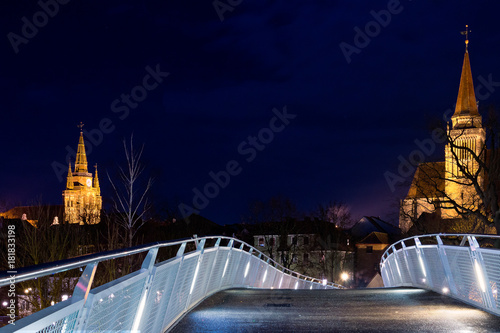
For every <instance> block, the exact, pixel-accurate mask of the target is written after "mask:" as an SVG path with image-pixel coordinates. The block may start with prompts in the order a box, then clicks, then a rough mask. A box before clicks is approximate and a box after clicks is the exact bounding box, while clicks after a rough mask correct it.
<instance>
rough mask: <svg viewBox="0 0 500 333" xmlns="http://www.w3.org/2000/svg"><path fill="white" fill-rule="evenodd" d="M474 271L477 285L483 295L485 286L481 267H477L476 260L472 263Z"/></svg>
mask: <svg viewBox="0 0 500 333" xmlns="http://www.w3.org/2000/svg"><path fill="white" fill-rule="evenodd" d="M474 269H475V271H476V278H477V282H478V283H479V287H480V288H481V291H482V292H483V293H484V292H486V286H485V284H484V277H483V271H482V270H481V267H480V266H479V263H478V262H477V260H476V261H474Z"/></svg>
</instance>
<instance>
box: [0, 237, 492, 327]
mask: <svg viewBox="0 0 500 333" xmlns="http://www.w3.org/2000/svg"><path fill="white" fill-rule="evenodd" d="M496 239H497V237H495V236H480V235H428V236H419V237H413V238H408V239H404V240H402V241H400V242H398V243H395V244H393V245H391V246H390V248H389V249H388V250H387V251H386V252H385V253H384V255H383V256H382V259H381V264H380V269H381V275H382V278H383V280H384V284H385V286H386V287H399V288H396V289H394V288H388V289H374V290H368V289H365V290H340V289H342V287H341V286H339V285H335V284H333V283H328V282H326V281H320V280H317V279H314V278H310V277H306V276H303V275H300V274H298V273H295V272H292V271H289V270H287V269H285V268H284V267H282V266H280V265H279V264H278V263H276V262H274V261H273V260H272V259H270V258H269V257H267V256H266V255H264V254H263V253H261V252H259V251H258V250H256V249H255V248H253V247H252V246H250V245H249V244H246V243H244V242H242V241H240V240H237V239H233V238H228V237H203V238H193V239H187V240H180V241H174V242H160V243H154V244H149V245H145V246H139V247H135V248H130V249H125V250H118V251H112V252H106V253H98V254H93V255H89V256H82V257H77V258H73V259H69V260H64V261H60V262H55V263H49V264H45V265H39V266H33V267H28V268H22V269H17V270H16V273H15V274H10V273H7V272H2V273H1V275H0V286H9V285H10V284H11V283H12V282H13V280H15V283H19V282H23V281H27V280H30V279H37V278H40V277H43V276H51V275H53V274H55V273H58V272H64V271H68V270H72V269H75V268H80V267H81V269H82V271H83V273H82V274H81V276H80V277H79V280H78V283H77V285H76V287H75V289H74V291H73V295H72V297H71V298H69V299H67V300H65V301H62V302H59V303H57V304H55V305H53V306H50V307H48V308H45V309H43V310H41V311H39V312H36V313H34V314H32V315H30V316H28V317H26V318H23V319H20V320H16V321H15V325H7V326H5V327H3V328H2V329H0V332H16V331H17V332H94V331H95V332H102V331H114V332H164V331H166V330H171V331H174V332H177V331H178V332H185V331H203V330H205V331H226V332H232V331H235V329H237V330H240V329H243V330H246V331H261V330H265V329H268V328H269V329H271V328H272V330H273V331H300V330H306V331H311V330H314V331H332V330H334V331H338V330H358V331H373V330H383V331H394V332H396V331H405V330H406V331H415V329H414V328H420V329H419V330H420V331H422V330H423V331H443V332H444V331H450V330H455V331H456V330H457V329H458V330H460V331H464V332H465V331H467V332H468V331H471V332H472V331H474V332H477V331H485V332H486V331H491V330H493V329H494V330H497V328H498V327H500V326H499V325H500V318H499V317H497V316H499V315H500V306H499V304H498V301H497V285H498V283H500V270H499V268H500V252H499V250H497V249H494V248H492V247H491V246H492V244H493V242H494V241H495V240H496ZM163 248H170V249H176V255H175V256H174V257H172V258H170V259H168V260H164V261H160V260H158V259H157V258H158V251H159V250H161V249H163ZM190 248H191V249H192V251H188V250H189V249H190ZM138 253H144V254H145V259H144V261H143V263H142V267H141V268H140V269H139V270H138V271H136V272H133V273H131V274H129V275H126V276H124V277H121V278H119V279H117V280H114V281H111V282H109V283H106V284H104V285H102V286H98V287H96V288H93V289H92V288H91V287H92V282H93V280H94V276H95V272H96V269H97V267H98V265H99V263H102V262H104V261H106V260H116V259H118V258H124V257H129V256H131V255H136V254H138ZM409 287H410V288H409ZM280 289H281V290H280ZM210 296H211V297H210ZM464 303H466V304H464ZM481 310H484V311H481ZM495 315H496V316H495ZM405 318H406V319H405ZM450 318H451V319H450ZM408 319H409V320H410V321H409V322H408V323H406V324H404V323H405V322H406V321H408ZM461 321H462V322H461ZM463 321H465V322H463ZM389 324H390V325H392V326H376V325H389ZM403 324H404V325H403ZM437 324H441V325H444V326H436V325H437ZM422 325H424V326H422Z"/></svg>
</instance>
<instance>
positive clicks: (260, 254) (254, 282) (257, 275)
mask: <svg viewBox="0 0 500 333" xmlns="http://www.w3.org/2000/svg"><path fill="white" fill-rule="evenodd" d="M260 257H262V253H259V256H258V257H257V258H258V259H259V266H260V261H261V260H260ZM251 259H252V257H250V260H251ZM258 277H259V267H258V266H257V272H255V279H254V280H253V283H252V287H254V288H255V284H256V283H257V278H258Z"/></svg>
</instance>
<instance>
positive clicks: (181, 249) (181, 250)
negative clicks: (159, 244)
mask: <svg viewBox="0 0 500 333" xmlns="http://www.w3.org/2000/svg"><path fill="white" fill-rule="evenodd" d="M186 244H187V241H186V242H184V243H182V244H181V246H179V250H177V254H176V256H175V257H176V258H179V266H178V267H177V272H176V273H175V279H174V283H173V284H172V288H173V287H175V285H176V284H177V279H178V278H179V272H180V271H181V268H182V263H183V262H184V251H185V250H186ZM173 298H174V291H173V290H172V292H171V293H170V297H169V299H168V304H167V310H166V311H165V317H166V316H167V315H168V313H169V310H170V307H171V306H172V300H173Z"/></svg>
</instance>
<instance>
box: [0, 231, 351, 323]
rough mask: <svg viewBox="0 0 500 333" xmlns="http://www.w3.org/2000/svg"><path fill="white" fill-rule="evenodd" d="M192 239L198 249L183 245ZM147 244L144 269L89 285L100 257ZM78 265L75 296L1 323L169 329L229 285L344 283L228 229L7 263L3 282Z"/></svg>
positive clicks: (139, 250)
mask: <svg viewBox="0 0 500 333" xmlns="http://www.w3.org/2000/svg"><path fill="white" fill-rule="evenodd" d="M207 241H208V242H207ZM208 243H211V245H210V246H209V245H208ZM173 246H175V247H178V250H177V255H176V256H175V257H173V258H171V259H168V260H165V261H162V262H156V261H157V260H156V258H157V254H158V250H159V249H161V248H164V247H173ZM187 246H192V247H193V249H195V250H194V251H192V252H189V253H184V252H185V250H186V247H187ZM143 252H147V255H146V258H145V259H144V261H143V263H142V267H141V269H139V270H138V271H136V272H133V273H131V274H128V275H126V276H124V277H122V278H119V279H117V280H114V281H111V282H109V283H107V284H104V285H102V286H99V287H97V288H95V289H91V286H92V281H93V279H94V275H95V272H96V269H97V266H98V264H99V263H100V262H102V261H105V260H113V259H117V258H121V257H127V256H130V255H134V254H138V253H143ZM79 267H85V269H84V270H83V274H82V275H81V276H80V277H79V280H78V283H77V285H76V287H75V289H74V291H73V295H72V297H70V298H69V299H68V300H66V301H63V302H60V303H57V304H55V305H53V306H51V307H48V308H45V309H43V310H41V311H39V312H36V313H34V314H32V315H30V316H28V317H26V318H23V319H20V320H18V321H15V325H7V326H5V327H3V328H1V329H0V331H1V332H16V331H18V332H28V331H31V332H64V333H67V332H94V331H95V332H103V331H115V332H123V331H128V332H130V331H131V332H164V331H165V330H167V329H168V328H169V327H171V326H172V325H173V324H174V323H175V322H176V321H177V320H178V319H179V318H180V317H181V316H182V315H183V314H185V313H186V312H187V311H189V310H190V309H191V308H193V307H194V306H196V305H197V304H198V303H199V302H201V301H202V300H203V299H204V298H206V297H208V296H210V295H212V294H214V293H215V292H217V291H220V290H223V289H227V288H235V287H255V288H274V289H332V288H342V286H339V285H336V284H333V283H327V282H326V281H320V280H318V279H315V278H311V277H307V276H303V275H301V274H298V273H296V272H293V271H290V270H288V269H286V268H285V267H283V266H281V265H280V264H278V263H277V262H275V261H274V260H272V259H271V258H269V257H268V256H266V255H265V254H264V253H262V252H260V251H258V250H257V249H255V248H254V247H252V246H250V245H249V244H247V243H245V242H242V241H240V240H238V239H235V238H230V237H201V238H192V239H184V240H179V241H170V242H158V243H153V244H148V245H143V246H138V247H134V248H129V249H124V250H116V251H110V252H103V253H97V254H93V255H88V256H82V257H77V258H72V259H68V260H64V261H59V262H54V263H48V264H44V265H38V266H32V267H27V268H22V269H17V270H16V273H15V274H14V275H13V274H12V273H9V271H5V272H1V273H0V287H2V286H8V285H10V284H11V283H13V282H14V283H17V282H21V281H26V280H31V279H36V278H40V277H43V276H47V275H52V274H55V273H60V272H65V271H68V270H71V269H75V268H79Z"/></svg>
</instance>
